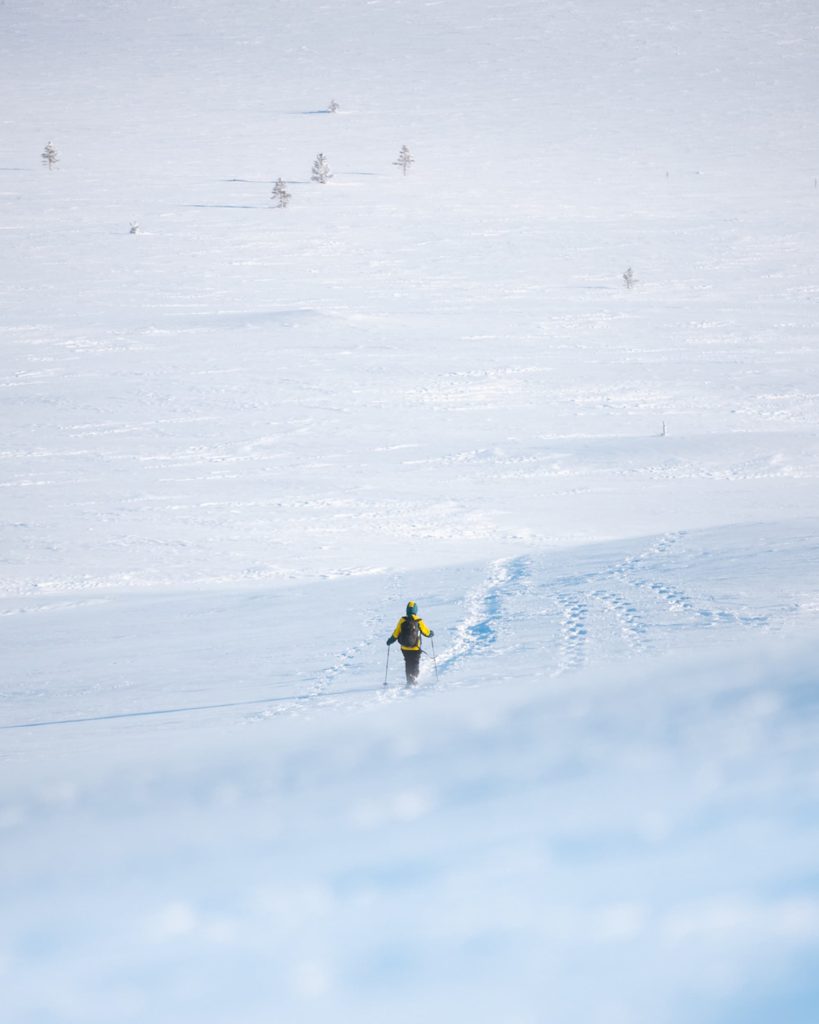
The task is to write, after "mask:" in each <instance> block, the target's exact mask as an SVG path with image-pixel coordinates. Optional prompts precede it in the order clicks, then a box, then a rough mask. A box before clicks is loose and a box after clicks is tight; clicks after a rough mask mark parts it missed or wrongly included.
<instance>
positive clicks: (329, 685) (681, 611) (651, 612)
mask: <svg viewBox="0 0 819 1024" xmlns="http://www.w3.org/2000/svg"><path fill="white" fill-rule="evenodd" d="M684 538H685V532H683V531H679V532H674V533H667V534H663V535H661V536H660V537H658V538H656V539H655V540H653V541H652V542H651V543H649V544H648V546H647V547H645V548H644V549H643V550H640V551H637V552H636V553H634V554H632V555H629V556H628V557H626V558H623V559H621V560H619V561H615V562H613V563H612V564H611V565H610V566H608V567H604V568H602V569H600V568H598V569H596V570H595V571H593V572H589V573H587V574H580V575H577V576H568V577H562V578H558V579H556V580H554V581H553V582H549V581H548V580H546V579H545V577H546V576H547V571H546V570H545V569H544V570H543V576H544V582H542V583H541V584H539V585H538V584H536V579H535V577H536V568H535V565H534V563H533V559H532V557H531V556H520V557H516V558H509V559H499V560H498V561H495V562H493V563H491V565H490V566H489V567H488V572H487V575H486V578H485V579H484V581H483V582H482V583H481V584H480V585H478V586H477V587H476V588H475V589H474V590H473V591H471V592H470V593H469V594H468V595H467V597H466V598H465V600H464V615H463V618H462V619H461V621H460V622H459V623H458V624H457V626H456V627H455V630H454V639H453V641H452V643H451V644H450V646H449V647H448V648H447V649H446V650H445V651H444V652H443V653H441V654H439V655H438V658H437V668H438V679H437V680H436V679H435V678H434V672H435V668H434V666H433V663H432V659H431V658H427V659H425V660H424V663H423V665H422V670H421V677H420V683H419V685H421V684H425V686H424V688H428V687H429V685H430V682H432V685H433V686H434V685H436V684H437V683H439V682H440V677H442V676H444V675H445V674H447V673H450V672H451V671H452V670H453V669H454V668H456V667H457V666H458V665H460V664H462V663H463V662H464V660H465V659H466V658H468V657H471V656H473V655H484V656H485V655H493V654H498V653H499V651H498V640H499V638H500V636H501V635H502V633H503V632H504V631H507V632H510V631H511V629H512V628H513V623H514V621H515V619H516V618H518V617H522V618H526V612H523V613H522V614H521V615H520V616H518V615H515V614H514V612H513V611H512V609H511V608H510V605H511V604H512V601H513V599H514V598H515V597H520V596H522V595H524V594H528V595H530V596H531V595H532V593H533V592H534V589H535V587H536V586H537V587H538V590H540V591H542V593H543V608H542V609H540V610H536V611H534V612H530V613H529V615H536V616H543V617H544V618H545V619H546V620H549V619H553V617H554V610H556V612H557V622H556V626H555V627H554V633H553V636H552V638H551V639H550V638H549V636H548V632H547V631H545V635H544V639H543V647H544V651H546V652H548V651H550V650H551V651H553V652H554V667H553V669H552V671H551V672H550V676H551V677H552V678H554V677H557V676H560V675H563V674H566V673H573V672H577V671H579V670H581V669H583V668H584V667H585V666H587V665H588V664H590V663H591V662H592V661H593V660H594V655H595V651H596V649H597V648H600V649H605V648H606V645H607V644H609V645H610V644H611V642H612V639H613V637H619V639H620V641H621V642H622V648H623V651H624V655H625V656H626V657H640V656H643V655H646V654H651V653H653V652H654V651H655V650H657V649H660V648H662V647H663V643H664V641H663V635H664V634H665V633H667V632H668V630H669V629H671V628H673V629H678V628H679V627H680V626H685V625H689V626H691V627H692V628H694V627H702V626H703V625H706V626H709V627H715V628H718V627H721V626H726V627H727V626H741V627H743V628H747V629H769V628H771V620H770V616H768V615H764V614H758V615H754V614H750V613H743V612H737V611H734V610H731V609H726V608H721V607H719V605H718V604H717V603H716V602H714V604H713V605H711V606H707V605H706V603H705V602H704V601H703V600H701V599H696V598H695V597H693V596H691V594H689V593H687V592H686V591H684V590H682V589H680V588H679V587H676V586H673V585H672V584H670V583H667V582H664V581H663V580H662V579H661V578H660V577H661V575H662V573H663V571H664V570H665V572H667V573H673V572H674V571H675V565H674V561H673V556H674V554H675V549H677V548H678V546H679V545H680V543H681V542H682V541H683V540H684ZM386 589H387V593H385V595H384V599H383V602H381V603H378V604H374V605H373V606H372V607H371V608H370V609H369V611H368V613H367V615H366V617H365V619H364V621H363V624H362V625H363V629H362V639H361V640H360V641H357V642H355V643H351V644H349V645H348V646H347V647H345V648H344V650H342V652H341V653H340V655H339V657H338V658H337V660H336V661H335V662H334V663H333V664H332V665H331V666H329V667H328V668H326V669H325V670H323V671H322V672H321V673H320V674H319V675H318V677H317V678H316V680H315V681H314V683H313V684H312V685H311V686H310V687H309V688H308V689H307V690H306V691H305V692H304V693H302V694H299V695H298V696H294V697H293V698H291V699H282V702H281V703H280V704H278V705H277V706H276V707H275V708H272V709H268V710H266V711H262V712H259V713H257V714H255V715H253V716H252V718H253V719H264V718H268V717H271V716H273V715H282V714H289V713H294V712H296V713H298V714H305V713H309V710H310V708H311V707H316V706H317V705H322V706H325V705H327V704H335V703H338V702H339V701H342V700H343V701H344V702H345V706H349V705H350V701H351V698H352V704H354V705H356V706H357V705H360V704H366V703H369V702H372V701H373V700H376V701H384V700H396V699H403V698H405V697H408V696H411V695H412V694H413V693H414V692H417V690H416V688H408V687H406V686H405V685H403V677H402V679H401V682H400V684H398V685H396V681H395V676H394V675H393V678H392V679H391V681H390V682H391V685H389V686H388V687H387V688H384V687H383V685H379V684H380V683H382V682H383V677H381V679H380V680H379V678H378V677H379V675H380V671H381V670H380V669H379V668H378V667H376V666H374V667H373V670H372V672H373V679H374V684H373V686H372V687H360V688H354V687H348V688H346V689H344V690H339V689H338V686H339V683H340V682H341V681H342V680H343V679H344V678H345V676H346V675H347V674H348V673H349V672H350V671H351V669H353V667H354V666H355V665H356V663H357V662H359V661H360V660H361V659H362V658H364V657H366V656H367V655H368V652H371V651H373V650H378V647H379V645H378V642H377V641H378V638H379V636H380V633H379V630H380V629H381V628H382V627H383V625H384V607H385V606H387V607H392V606H393V604H395V603H396V602H397V603H400V595H401V594H402V593H403V592H404V590H405V589H406V588H405V585H404V580H403V577H402V576H400V575H395V576H391V577H390V584H389V586H388V587H387V588H386ZM550 607H551V609H552V611H551V612H550V611H549V608H550ZM663 613H665V615H664V614H663ZM668 616H670V617H671V619H670V621H668ZM390 624H391V622H390ZM601 644H602V647H601ZM390 667H391V668H393V672H395V671H396V669H395V666H394V665H391V666H390ZM354 695H355V696H354Z"/></svg>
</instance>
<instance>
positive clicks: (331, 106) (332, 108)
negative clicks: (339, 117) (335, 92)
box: [327, 100, 341, 114]
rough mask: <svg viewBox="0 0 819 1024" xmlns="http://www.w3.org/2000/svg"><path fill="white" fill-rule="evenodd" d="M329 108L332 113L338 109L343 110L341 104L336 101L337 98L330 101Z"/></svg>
mask: <svg viewBox="0 0 819 1024" xmlns="http://www.w3.org/2000/svg"><path fill="white" fill-rule="evenodd" d="M327 110H328V111H329V112H330V113H331V114H335V112H336V111H337V110H341V107H340V106H339V104H338V103H336V101H335V100H330V102H329V103H328V104H327Z"/></svg>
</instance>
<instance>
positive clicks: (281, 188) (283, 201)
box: [270, 178, 291, 209]
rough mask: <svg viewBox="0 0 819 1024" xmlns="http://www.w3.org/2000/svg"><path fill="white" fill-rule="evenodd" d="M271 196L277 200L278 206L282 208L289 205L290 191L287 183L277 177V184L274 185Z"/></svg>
mask: <svg viewBox="0 0 819 1024" xmlns="http://www.w3.org/2000/svg"><path fill="white" fill-rule="evenodd" d="M270 198H271V199H275V200H276V206H277V207H279V208H280V209H281V208H283V207H285V206H287V204H288V203H289V202H290V198H291V196H290V193H289V192H288V191H287V185H286V184H285V183H284V181H283V180H282V179H281V178H277V179H276V184H275V185H274V186H273V193H272V194H271V196H270Z"/></svg>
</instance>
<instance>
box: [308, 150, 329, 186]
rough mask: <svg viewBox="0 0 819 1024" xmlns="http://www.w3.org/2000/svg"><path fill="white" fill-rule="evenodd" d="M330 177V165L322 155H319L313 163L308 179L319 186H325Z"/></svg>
mask: <svg viewBox="0 0 819 1024" xmlns="http://www.w3.org/2000/svg"><path fill="white" fill-rule="evenodd" d="M332 176H333V175H332V174H331V173H330V165H329V164H328V163H327V158H326V157H325V155H324V154H323V153H319V155H318V156H317V157H316V159H315V160H314V161H313V173H312V174H311V176H310V177H311V178H312V180H313V181H317V182H318V183H319V184H320V185H326V184H327V182H328V181H329V180H330V178H332Z"/></svg>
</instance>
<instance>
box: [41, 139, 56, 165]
mask: <svg viewBox="0 0 819 1024" xmlns="http://www.w3.org/2000/svg"><path fill="white" fill-rule="evenodd" d="M41 156H42V159H43V163H44V164H45V165H46V167H47V168H48V169H49V170H51V168H52V167H53V166H54V164H56V163H57V161H58V160H59V159H60V156H59V153H58V152H57V147H56V146H55V145H54V143H53V142H47V143H46V148H45V149H44V150H43V152H42V154H41Z"/></svg>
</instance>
